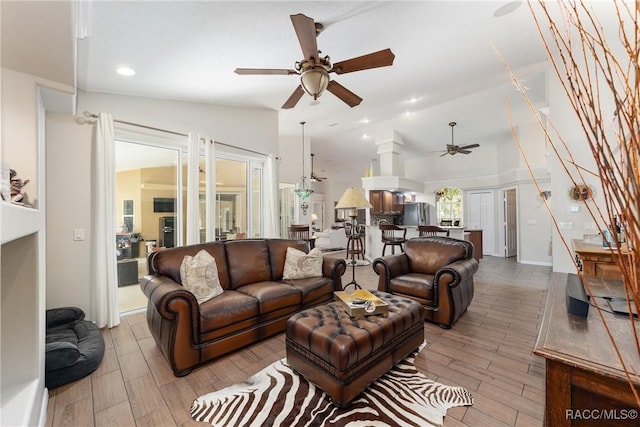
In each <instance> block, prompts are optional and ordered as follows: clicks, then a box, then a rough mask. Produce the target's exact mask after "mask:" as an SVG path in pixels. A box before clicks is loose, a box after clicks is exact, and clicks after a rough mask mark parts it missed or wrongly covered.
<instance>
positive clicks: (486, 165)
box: [405, 118, 552, 265]
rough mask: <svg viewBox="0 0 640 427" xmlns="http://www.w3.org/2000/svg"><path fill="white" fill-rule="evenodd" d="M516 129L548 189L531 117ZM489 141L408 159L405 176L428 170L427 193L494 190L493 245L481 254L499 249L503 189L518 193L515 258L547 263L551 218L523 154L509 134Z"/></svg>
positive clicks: (542, 145)
mask: <svg viewBox="0 0 640 427" xmlns="http://www.w3.org/2000/svg"><path fill="white" fill-rule="evenodd" d="M532 120H533V118H532ZM517 132H518V138H519V141H520V144H521V145H522V147H523V150H524V152H525V156H526V158H527V160H528V162H529V164H530V166H531V167H532V170H533V173H534V175H535V176H536V179H538V180H539V181H540V185H541V186H542V188H541V189H542V190H548V189H549V187H550V175H549V174H548V173H547V156H546V154H545V153H546V149H545V139H544V133H543V132H542V130H541V128H540V126H539V125H538V124H537V123H535V122H533V121H532V123H530V124H525V125H522V126H520V127H519V128H518V129H517ZM493 142H494V143H491V144H482V142H480V147H479V148H477V149H474V150H473V154H470V155H468V156H464V155H456V156H444V157H437V156H436V157H434V156H431V157H424V158H419V159H411V160H407V162H406V163H405V171H406V172H407V178H412V176H411V174H412V173H413V175H414V176H418V174H419V173H424V171H425V170H427V171H428V173H429V176H430V177H431V179H429V180H427V181H426V182H425V183H424V187H425V189H424V192H425V194H427V195H431V194H433V193H434V192H435V191H436V190H438V189H439V188H441V187H444V186H456V187H460V188H462V189H463V190H464V191H465V192H469V191H484V190H487V191H491V192H493V194H494V212H495V215H494V219H495V221H494V235H493V241H494V247H493V248H486V249H485V252H486V253H495V254H501V253H502V252H501V248H502V246H501V245H503V244H504V230H503V227H502V222H503V220H504V218H503V216H502V215H501V211H502V208H503V206H502V192H503V191H504V190H506V189H508V188H515V189H516V190H517V197H518V199H517V200H518V242H519V247H518V260H519V261H520V262H522V263H528V264H540V265H550V264H551V262H552V258H551V255H550V251H549V242H550V241H551V219H550V215H549V214H548V213H547V211H546V209H544V207H543V206H542V202H541V200H540V197H539V191H538V190H537V188H536V187H535V185H534V184H533V181H532V178H531V174H530V172H529V170H528V168H527V166H526V162H525V161H524V157H523V156H522V155H521V153H520V151H519V150H518V147H517V145H516V143H515V141H514V139H513V136H512V135H505V136H503V137H502V139H501V140H499V141H493ZM425 165H428V167H425ZM420 200H424V201H429V199H428V198H427V197H421V198H420ZM465 215H466V211H465ZM485 232H486V231H485Z"/></svg>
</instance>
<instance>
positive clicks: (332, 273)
mask: <svg viewBox="0 0 640 427" xmlns="http://www.w3.org/2000/svg"><path fill="white" fill-rule="evenodd" d="M345 271H347V263H346V262H345V260H343V259H342V258H333V257H326V256H325V257H322V275H323V276H324V277H329V278H331V280H332V281H333V289H334V290H336V291H341V290H342V275H343V274H344V272H345Z"/></svg>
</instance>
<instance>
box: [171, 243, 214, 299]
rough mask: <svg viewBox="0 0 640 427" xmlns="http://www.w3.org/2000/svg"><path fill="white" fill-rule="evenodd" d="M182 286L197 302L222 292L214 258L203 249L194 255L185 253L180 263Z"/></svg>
mask: <svg viewBox="0 0 640 427" xmlns="http://www.w3.org/2000/svg"><path fill="white" fill-rule="evenodd" d="M180 279H181V281H182V286H184V287H185V289H187V290H189V291H190V292H191V293H192V294H193V295H194V296H195V297H196V299H197V300H198V303H199V304H202V303H203V302H205V301H208V300H210V299H212V298H215V297H217V296H218V295H220V294H222V292H223V289H222V286H220V279H219V278H218V267H217V265H216V260H215V259H214V258H213V257H212V256H211V255H210V254H209V253H208V252H207V251H205V250H204V249H202V250H200V251H199V252H198V253H197V254H196V256H191V255H186V256H185V257H184V258H183V259H182V264H181V265H180Z"/></svg>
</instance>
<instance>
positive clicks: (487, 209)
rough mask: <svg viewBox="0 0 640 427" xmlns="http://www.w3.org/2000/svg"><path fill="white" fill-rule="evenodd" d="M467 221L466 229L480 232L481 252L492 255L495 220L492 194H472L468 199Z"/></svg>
mask: <svg viewBox="0 0 640 427" xmlns="http://www.w3.org/2000/svg"><path fill="white" fill-rule="evenodd" d="M468 204H469V206H468V209H467V212H468V220H467V221H466V225H467V226H466V228H467V229H469V230H482V252H483V254H487V255H494V253H495V249H494V234H495V226H494V223H495V220H494V214H493V211H494V209H493V193H492V192H491V191H486V192H473V193H469V198H468Z"/></svg>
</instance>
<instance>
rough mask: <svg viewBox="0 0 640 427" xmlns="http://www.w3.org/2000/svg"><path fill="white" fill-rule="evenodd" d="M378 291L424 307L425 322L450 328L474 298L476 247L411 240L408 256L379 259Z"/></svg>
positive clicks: (457, 242) (444, 240) (445, 240)
mask: <svg viewBox="0 0 640 427" xmlns="http://www.w3.org/2000/svg"><path fill="white" fill-rule="evenodd" d="M373 270H374V271H375V272H376V274H378V276H380V278H379V281H378V290H380V291H384V292H388V293H391V294H395V295H399V296H403V297H408V298H411V299H413V300H415V301H418V302H419V303H421V304H422V306H423V307H424V309H425V320H428V321H430V322H433V323H436V324H438V325H439V326H440V327H443V328H450V327H451V325H453V324H454V323H455V322H456V321H457V320H458V319H459V318H460V316H461V315H462V314H463V313H464V312H465V311H466V310H467V307H468V306H469V304H471V300H472V299H473V275H474V274H475V272H476V271H478V261H477V260H476V259H475V258H473V244H472V243H471V242H468V241H466V240H458V239H452V238H450V237H442V236H436V237H416V238H413V239H409V240H407V242H406V243H405V251H404V253H401V254H397V255H388V256H384V257H380V258H376V259H375V260H374V261H373Z"/></svg>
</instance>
